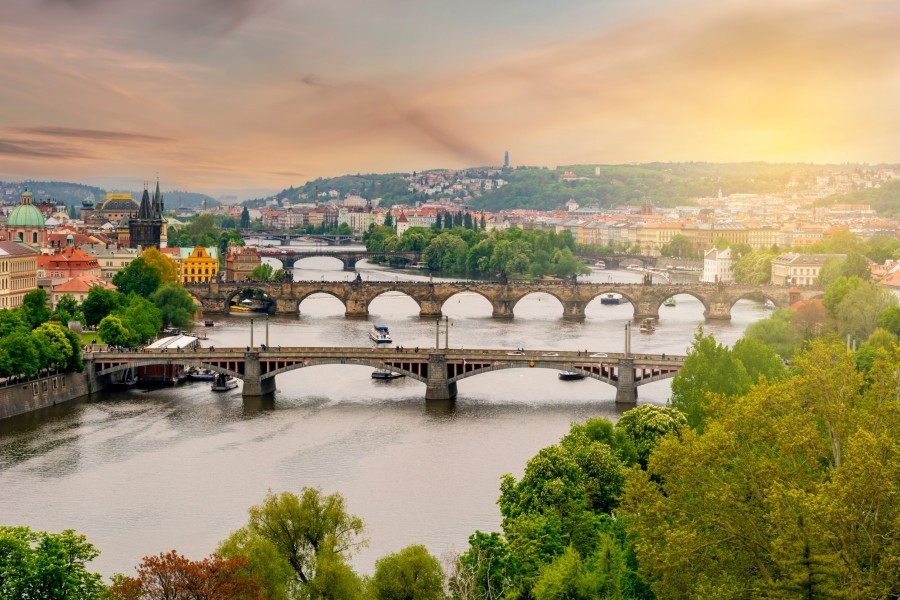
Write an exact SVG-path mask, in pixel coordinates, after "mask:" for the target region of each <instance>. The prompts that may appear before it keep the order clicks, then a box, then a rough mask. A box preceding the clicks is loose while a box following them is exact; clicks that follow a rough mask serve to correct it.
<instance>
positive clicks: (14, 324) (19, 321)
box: [0, 308, 31, 338]
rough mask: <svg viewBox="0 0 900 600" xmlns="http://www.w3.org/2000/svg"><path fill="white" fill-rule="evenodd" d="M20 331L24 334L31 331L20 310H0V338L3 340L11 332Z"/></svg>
mask: <svg viewBox="0 0 900 600" xmlns="http://www.w3.org/2000/svg"><path fill="white" fill-rule="evenodd" d="M17 330H22V331H25V332H26V333H27V332H29V331H30V330H31V327H29V324H28V321H26V320H25V313H24V311H22V310H20V309H13V310H11V309H8V308H4V309H0V338H5V337H6V336H8V335H9V334H10V333H12V332H13V331H17Z"/></svg>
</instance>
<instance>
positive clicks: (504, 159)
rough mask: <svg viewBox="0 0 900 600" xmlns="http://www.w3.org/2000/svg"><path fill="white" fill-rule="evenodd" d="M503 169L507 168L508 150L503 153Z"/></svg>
mask: <svg viewBox="0 0 900 600" xmlns="http://www.w3.org/2000/svg"><path fill="white" fill-rule="evenodd" d="M503 168H504V169H508V168H509V150H507V151H506V152H504V153H503Z"/></svg>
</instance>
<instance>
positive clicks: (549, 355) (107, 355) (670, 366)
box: [84, 347, 685, 404]
mask: <svg viewBox="0 0 900 600" xmlns="http://www.w3.org/2000/svg"><path fill="white" fill-rule="evenodd" d="M84 358H85V369H86V371H87V373H88V376H89V378H90V379H91V380H92V381H94V384H93V385H94V389H99V388H102V387H103V386H104V385H105V384H108V383H109V381H110V379H111V378H110V376H111V375H114V374H116V373H119V372H121V371H124V370H126V369H133V368H137V367H142V366H150V365H184V366H193V367H197V368H199V369H208V370H210V371H215V372H217V373H225V374H228V375H231V376H233V377H235V378H238V379H242V380H243V381H244V388H243V395H244V396H245V397H256V396H263V395H267V394H271V393H273V392H274V391H275V376H276V375H278V374H280V373H286V372H288V371H293V370H295V369H302V368H306V367H314V366H317V365H336V364H340V365H364V366H369V367H373V368H376V369H387V370H389V371H392V372H394V373H400V374H402V375H405V376H407V377H409V378H411V379H415V380H416V381H420V382H422V383H424V384H425V386H426V388H425V399H426V400H452V399H453V398H455V397H456V382H457V381H460V380H461V379H466V378H467V377H474V376H476V375H480V374H482V373H489V372H491V371H498V370H501V369H555V370H561V369H566V370H570V371H575V372H580V373H583V374H584V375H585V376H586V377H590V378H593V379H597V380H599V381H603V382H605V383H608V384H610V385H612V386H615V387H616V402H617V403H621V404H634V403H636V402H637V388H638V386H641V385H645V384H647V383H652V382H654V381H660V380H662V379H668V378H670V377H674V376H675V374H676V373H678V371H679V370H680V369H681V367H682V366H683V365H684V358H685V357H684V356H667V355H665V354H662V355H656V354H647V355H634V354H627V355H626V354H622V353H609V354H606V353H602V352H598V353H593V354H591V353H589V352H587V351H585V352H567V351H551V350H525V351H521V352H520V351H512V350H479V349H467V350H462V349H460V350H455V349H443V350H441V349H438V350H435V349H433V348H432V349H422V350H418V351H417V350H413V349H409V348H404V349H403V351H402V352H401V351H398V350H397V349H395V348H375V349H373V348H340V347H336V348H277V349H276V348H271V347H269V348H266V349H265V350H263V349H260V348H253V349H250V348H215V349H212V348H197V349H196V350H175V349H164V350H149V351H147V350H145V351H134V352H118V351H95V352H88V353H86V354H85V356H84Z"/></svg>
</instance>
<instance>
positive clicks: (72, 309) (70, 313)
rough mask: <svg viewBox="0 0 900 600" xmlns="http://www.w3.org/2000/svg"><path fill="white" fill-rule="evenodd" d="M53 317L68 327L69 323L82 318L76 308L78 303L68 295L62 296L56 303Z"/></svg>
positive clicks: (78, 309)
mask: <svg viewBox="0 0 900 600" xmlns="http://www.w3.org/2000/svg"><path fill="white" fill-rule="evenodd" d="M53 316H55V317H57V318H58V319H59V320H60V322H61V323H62V324H63V325H68V324H69V321H79V320H81V319H82V318H83V315H82V314H81V309H80V308H79V307H78V301H77V300H75V298H74V297H72V296H71V295H70V294H63V296H62V297H61V298H60V299H59V300H57V301H56V307H55V308H54V309H53Z"/></svg>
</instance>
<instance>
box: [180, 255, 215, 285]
mask: <svg viewBox="0 0 900 600" xmlns="http://www.w3.org/2000/svg"><path fill="white" fill-rule="evenodd" d="M180 253H181V260H180V261H179V268H178V281H179V282H181V283H182V284H185V283H209V282H210V281H215V280H217V279H218V278H219V250H218V248H212V247H210V248H202V247H200V246H198V247H196V248H180Z"/></svg>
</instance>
